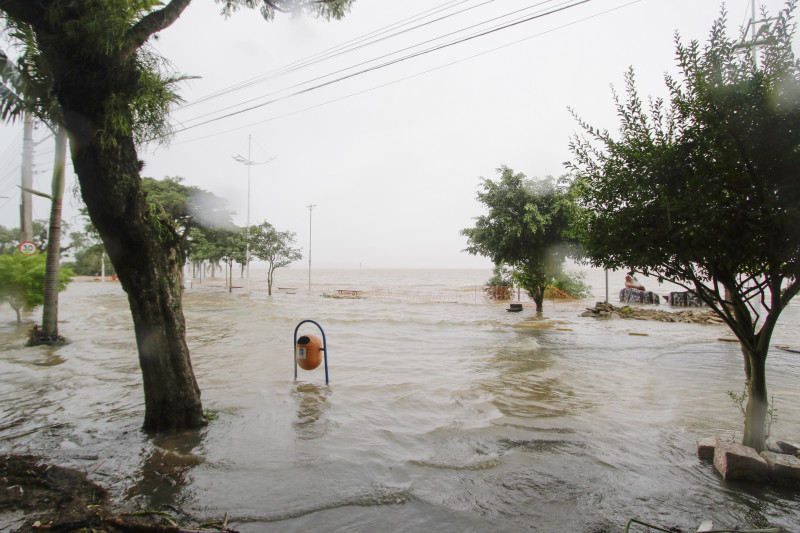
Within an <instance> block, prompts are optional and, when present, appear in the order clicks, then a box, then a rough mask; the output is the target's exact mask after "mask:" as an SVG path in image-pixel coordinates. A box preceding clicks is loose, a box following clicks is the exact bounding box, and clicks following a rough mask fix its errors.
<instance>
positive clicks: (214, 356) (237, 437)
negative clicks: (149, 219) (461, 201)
mask: <svg viewBox="0 0 800 533" xmlns="http://www.w3.org/2000/svg"><path fill="white" fill-rule="evenodd" d="M279 276H283V277H282V278H280V277H279V281H278V283H279V285H281V286H292V287H300V288H302V287H304V285H303V283H304V281H303V280H304V278H303V276H304V273H303V272H302V271H279ZM486 278H488V273H486V272H483V271H404V272H403V271H383V272H382V271H367V272H360V271H340V272H337V271H329V272H327V273H326V272H324V271H323V272H319V273H315V281H319V282H320V283H329V284H330V286H332V287H337V286H338V287H339V288H343V289H352V288H354V287H361V286H378V285H396V284H397V283H398V281H401V282H402V281H403V280H405V284H406V285H415V286H417V287H420V288H427V289H429V290H434V289H436V288H445V287H449V288H463V290H467V289H466V287H469V286H470V285H480V284H482V283H483V282H484V281H485V279H486ZM590 282H592V285H595V292H596V293H597V294H600V293H601V292H603V288H602V287H600V286H599V283H597V282H596V280H594V279H592V280H590ZM616 290H617V291H618V289H616ZM611 294H612V302H614V300H615V297H614V296H615V293H614V290H612V293H611ZM593 302H594V299H588V300H586V301H584V302H582V303H576V304H570V305H566V304H556V305H555V306H554V305H553V304H548V305H547V306H546V307H545V313H544V316H543V317H537V316H536V315H535V313H534V312H533V311H532V310H530V309H526V310H525V311H523V312H522V313H508V312H506V310H505V308H506V307H507V304H478V305H475V304H464V303H419V302H406V301H392V300H389V299H377V298H364V299H347V298H323V297H320V296H319V295H318V294H311V295H309V294H307V293H306V292H305V291H303V290H298V291H297V293H296V294H286V293H280V294H275V295H273V296H271V297H270V296H267V295H266V293H264V292H260V291H258V292H253V293H251V294H249V295H248V294H246V293H244V292H242V291H241V290H238V292H237V291H234V293H233V294H229V293H228V292H226V291H225V290H222V289H209V288H199V289H198V288H193V289H189V290H187V291H186V293H185V299H184V306H185V314H186V319H187V331H188V343H189V347H190V349H191V353H192V361H193V364H194V370H195V374H196V376H197V380H198V382H199V385H200V387H201V389H202V394H203V396H202V398H203V404H204V407H205V408H206V409H207V410H209V411H210V412H211V413H212V415H213V416H212V418H213V420H212V421H211V422H210V423H209V425H208V427H207V428H205V429H203V430H201V431H199V432H189V433H186V434H181V435H177V436H175V435H173V436H169V437H156V438H149V437H148V436H147V435H145V434H143V433H142V432H141V431H140V426H141V424H142V421H143V395H142V387H141V374H140V371H139V366H138V359H137V355H136V348H135V342H134V337H133V332H132V323H131V318H130V312H129V309H128V304H127V299H126V297H125V295H124V293H123V292H122V290H121V289H120V287H119V285H118V284H115V283H91V282H74V283H72V284H71V285H70V286H69V288H68V289H67V291H66V292H65V293H62V295H61V318H62V320H63V324H62V325H61V327H60V332H61V333H62V334H63V335H65V336H66V337H67V338H68V339H70V340H71V341H72V342H71V343H70V344H68V345H66V346H63V347H59V348H45V347H39V348H32V349H30V348H22V344H23V342H24V338H25V335H26V328H27V327H29V326H30V324H29V323H28V324H26V325H24V326H22V327H17V326H16V324H14V323H12V322H11V321H12V320H13V311H11V310H10V308H9V309H5V308H4V309H3V311H2V315H0V320H1V321H0V349H1V350H2V354H0V375H1V376H2V380H1V382H0V446H1V447H2V452H3V453H31V454H38V455H43V456H46V457H48V458H51V460H52V462H54V463H56V464H59V465H63V466H71V467H74V468H78V469H80V470H83V471H87V472H89V473H90V477H91V478H92V479H93V480H94V481H96V482H98V483H100V484H102V485H103V486H105V487H107V488H109V490H110V491H111V493H112V496H113V497H114V498H115V499H116V500H117V501H118V502H121V503H123V504H124V505H126V506H129V507H137V508H145V509H157V508H159V507H160V506H161V505H163V504H169V505H173V506H176V507H179V508H181V509H183V510H185V511H187V512H189V513H191V514H192V515H194V516H200V517H209V518H217V519H218V518H220V517H222V516H224V515H225V513H226V512H230V517H231V519H230V523H229V525H230V527H233V528H234V529H238V530H240V531H251V532H261V531H276V532H277V531H281V532H285V531H322V530H324V531H408V532H412V531H437V532H449V531H452V532H464V531H469V532H479V531H480V532H483V531H576V532H586V533H590V532H591V533H594V532H602V531H622V530H623V529H624V526H625V523H626V522H627V520H628V519H629V518H633V517H637V518H640V519H642V520H645V521H647V522H651V523H655V524H659V525H662V526H679V527H681V528H691V527H696V526H697V525H698V524H699V523H700V522H701V521H702V520H703V519H711V520H713V521H714V524H715V526H718V527H720V526H729V527H733V526H736V525H738V526H759V527H766V526H778V527H783V528H784V529H785V530H786V531H790V532H791V531H800V493H797V492H795V493H791V492H786V491H782V490H779V489H776V488H773V487H759V486H754V485H741V484H736V483H728V482H725V481H724V480H723V479H722V478H721V477H720V476H719V475H718V474H717V473H716V472H714V470H713V467H712V466H711V465H709V464H707V463H702V462H700V461H699V460H698V459H697V455H696V449H695V440H696V439H698V438H702V437H705V436H711V435H724V436H733V435H736V437H737V438H740V437H741V431H742V415H741V413H740V412H739V411H738V408H737V407H736V406H735V405H734V404H733V403H732V401H731V400H730V398H729V397H728V394H727V392H728V391H733V392H736V393H740V392H741V390H742V388H743V382H744V373H743V370H742V356H741V353H740V351H739V348H738V345H737V344H735V343H731V342H725V341H722V340H720V339H726V338H728V339H729V338H731V337H732V335H731V334H730V333H729V332H728V330H727V329H726V328H725V327H723V326H701V325H694V324H678V323H658V322H645V321H627V320H620V319H617V320H609V321H602V320H596V319H591V318H581V317H580V316H579V314H580V311H581V310H582V308H583V307H586V306H589V305H592V304H593ZM798 303H800V302H796V303H795V305H793V306H792V307H790V308H789V309H787V310H786V311H785V312H784V316H783V318H782V320H781V322H780V324H779V326H778V328H777V330H776V333H775V336H774V338H773V343H772V344H773V346H775V345H786V346H790V347H791V348H794V349H797V348H800V344H799V343H800V340H798V339H800V305H798ZM29 318H30V319H31V320H33V319H34V318H37V319H38V317H35V316H31V317H29ZM304 319H313V320H315V321H317V322H319V323H320V324H321V325H322V326H323V327H324V328H325V334H326V336H327V340H328V351H329V366H330V380H331V383H330V385H329V386H326V385H325V377H324V370H323V369H322V368H321V367H320V368H318V369H317V370H315V371H311V372H306V371H303V370H298V372H299V375H298V379H297V381H295V380H294V377H293V372H294V367H293V359H292V357H293V350H292V338H293V337H292V336H293V332H294V328H295V326H296V325H297V324H298V323H299V322H300V321H301V320H304ZM301 332H306V333H317V331H315V329H314V328H313V327H312V326H310V325H308V324H307V325H304V326H303V327H302V328H301ZM767 366H768V370H767V371H768V376H767V380H768V386H769V391H770V395H773V396H774V408H775V410H776V414H777V420H776V421H775V423H774V425H773V430H772V433H773V436H774V437H776V438H779V439H783V440H789V441H798V440H800V387H798V383H800V356H798V354H796V353H791V352H788V351H785V350H782V349H778V348H773V349H772V350H771V352H770V356H769V359H768V362H767Z"/></svg>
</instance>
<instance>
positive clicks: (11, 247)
mask: <svg viewBox="0 0 800 533" xmlns="http://www.w3.org/2000/svg"><path fill="white" fill-rule="evenodd" d="M18 235H19V230H17V229H15V228H12V229H8V228H6V227H5V226H0V254H13V253H14V252H16V251H17V246H18V245H19V242H18V239H17V236H18Z"/></svg>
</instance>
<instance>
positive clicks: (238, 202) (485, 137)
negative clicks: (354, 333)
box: [0, 0, 784, 268]
mask: <svg viewBox="0 0 800 533" xmlns="http://www.w3.org/2000/svg"><path fill="white" fill-rule="evenodd" d="M761 5H765V6H766V8H767V10H768V11H769V12H770V14H776V13H777V12H778V10H779V9H780V8H781V7H783V5H784V2H783V1H780V0H770V1H767V2H762V3H761ZM568 6H573V7H568ZM560 8H565V9H563V10H562V11H559V12H556V13H553V14H549V15H546V14H545V13H547V12H549V11H553V10H556V9H560ZM720 8H721V3H720V2H719V1H718V0H639V1H635V0H589V1H586V2H583V3H580V0H555V1H541V0H538V1H523V0H494V1H491V0H490V1H487V0H452V1H447V0H405V1H402V2H401V1H389V0H356V2H355V3H354V5H353V8H352V11H351V13H350V14H349V15H348V16H347V17H346V18H345V19H344V20H342V21H333V22H325V21H322V20H314V19H308V18H301V19H297V18H295V19H292V18H291V17H289V16H283V17H280V16H279V17H278V18H276V20H275V21H273V22H266V21H264V20H263V19H262V18H261V17H260V15H259V14H258V13H257V12H254V11H248V10H243V11H240V12H238V13H237V14H235V15H234V16H233V17H231V18H229V19H227V20H225V19H224V18H223V17H222V16H220V15H219V6H218V5H217V4H215V3H213V2H212V1H211V0H195V1H194V2H193V3H192V4H190V6H189V7H188V8H187V9H186V11H185V12H184V14H183V16H182V17H181V18H180V20H179V21H178V22H176V23H175V24H174V25H173V26H172V27H170V28H168V29H166V30H165V31H163V32H162V33H161V34H160V35H159V36H158V39H157V40H156V41H155V42H154V45H155V46H156V47H157V49H158V50H160V51H161V52H162V53H163V55H164V56H165V57H166V58H168V59H169V60H170V61H171V62H172V63H173V65H174V67H175V68H176V69H177V71H179V72H180V73H183V74H187V75H194V76H198V77H199V78H198V79H194V80H192V81H190V82H186V83H184V84H183V86H182V95H183V97H184V99H185V100H186V103H187V104H192V103H194V102H196V101H197V100H199V99H200V98H203V97H205V96H207V95H210V94H213V93H217V92H219V91H226V92H225V93H224V94H223V95H222V96H220V97H217V98H214V99H210V100H207V101H205V102H203V103H195V104H194V105H188V106H186V107H185V108H183V109H178V110H176V111H175V113H174V114H173V117H174V120H175V124H176V129H179V130H180V129H181V128H183V127H190V126H195V127H191V128H189V129H186V130H185V131H182V132H179V133H178V134H177V135H176V136H175V137H174V138H173V139H172V141H171V143H170V144H169V145H168V146H150V147H147V148H144V149H142V150H141V151H140V157H141V158H142V159H143V160H144V161H145V162H146V166H145V169H144V172H143V174H144V175H146V176H151V177H155V178H163V177H165V176H181V177H183V178H185V182H186V183H187V184H190V185H197V186H198V187H201V188H203V189H206V190H208V191H211V192H213V193H214V194H216V195H218V196H221V197H224V198H226V199H227V200H228V201H229V202H230V207H231V208H232V209H233V210H235V211H236V213H237V214H236V217H235V221H236V223H237V224H239V225H244V224H245V219H246V214H247V196H248V195H247V168H246V167H245V166H244V165H242V164H241V163H237V162H236V161H234V159H233V156H235V155H237V154H240V155H242V156H244V157H247V156H248V136H252V145H251V154H250V158H251V160H253V161H254V162H262V161H266V160H269V159H270V158H271V157H274V156H277V158H276V159H274V160H273V161H271V162H269V163H268V164H264V165H255V166H252V167H251V194H250V201H251V211H250V221H251V223H259V222H262V221H264V220H266V221H268V222H270V223H272V224H273V225H274V226H276V227H277V228H278V229H281V230H291V231H294V232H296V233H297V243H298V245H299V246H300V247H302V248H303V252H304V256H305V257H304V259H303V261H302V262H301V263H300V265H304V264H307V260H308V258H307V255H305V254H307V252H308V246H309V209H308V208H307V207H306V206H308V205H310V204H314V205H316V207H315V208H314V209H313V214H312V224H311V230H312V241H311V245H312V247H311V254H312V260H313V265H314V266H315V267H319V268H323V267H333V268H358V267H359V266H362V267H363V268H385V267H386V268H405V267H413V268H472V267H487V266H491V262H490V261H489V260H488V259H485V258H479V257H478V258H476V257H473V256H470V255H468V254H466V253H463V252H462V251H461V250H463V248H464V247H465V246H466V241H465V239H464V238H463V237H461V236H460V235H459V230H461V229H462V228H465V227H469V226H471V225H472V223H473V220H472V219H473V217H475V216H478V215H480V214H481V213H482V212H483V211H482V209H481V206H480V204H478V202H477V201H476V199H475V195H476V192H477V188H478V184H479V180H480V178H481V177H486V178H494V177H495V175H496V174H495V169H496V168H497V167H498V166H500V165H503V164H504V165H508V166H509V167H511V168H513V169H514V170H515V171H518V172H524V173H525V174H526V175H528V176H544V175H548V174H552V175H560V174H562V173H564V171H565V170H564V166H563V162H564V161H566V160H568V159H569V158H570V157H571V154H570V153H569V150H568V143H569V139H570V135H571V134H572V133H573V132H574V131H575V130H576V128H577V125H576V124H575V121H574V119H573V118H572V117H571V115H570V114H569V112H568V109H567V108H568V107H572V108H574V109H575V110H576V111H577V112H578V114H579V115H580V116H581V117H583V118H585V119H586V120H587V121H588V122H589V123H591V124H593V125H595V126H598V127H601V128H607V129H610V130H615V129H616V127H617V120H616V117H615V113H614V108H613V105H612V100H611V91H610V85H611V84H613V85H615V86H616V87H618V88H620V89H622V83H623V75H624V72H625V71H626V69H627V68H628V66H633V67H634V68H635V70H636V73H637V78H638V85H639V88H640V93H641V94H642V95H662V96H663V95H664V92H665V91H664V83H663V75H664V73H665V72H666V71H672V72H674V70H675V67H674V64H675V61H674V50H675V47H674V34H675V32H676V31H677V32H679V33H680V34H681V36H682V37H683V39H684V40H689V39H699V40H701V41H703V42H704V41H705V39H706V37H707V35H708V32H709V30H710V28H711V24H712V22H713V21H714V19H715V18H716V17H717V16H718V14H719V11H720ZM727 9H728V11H729V17H728V19H729V27H730V29H731V32H732V34H734V35H738V27H739V26H740V25H742V24H743V23H746V22H747V20H748V19H749V13H750V2H749V0H729V1H728V2H727ZM459 11H460V12H461V13H457V12H459ZM511 13H514V14H513V15H510V16H505V15H507V14H511ZM536 13H541V14H543V15H544V16H541V17H540V18H536V19H533V20H530V21H528V22H522V23H520V24H517V25H515V26H513V27H511V28H509V29H505V30H502V31H496V32H493V33H491V34H489V35H486V36H483V37H477V38H474V39H471V40H469V41H466V42H463V43H461V44H455V45H453V46H449V47H446V48H443V49H441V50H437V51H433V52H430V53H427V54H424V55H420V56H418V57H413V58H409V59H407V60H405V61H402V62H398V63H395V64H392V65H390V66H386V67H384V68H380V69H377V70H372V71H370V72H367V73H363V74H358V75H355V76H352V77H349V78H348V79H345V80H343V81H338V82H336V83H332V84H330V85H326V86H324V87H320V88H318V89H314V90H309V91H307V92H304V93H303V94H300V95H296V96H290V95H291V94H292V93H296V92H298V91H302V90H304V89H308V88H310V87H313V86H315V85H320V84H322V83H325V82H327V81H330V80H334V79H336V78H340V77H343V76H347V75H349V74H353V73H356V72H359V71H362V70H364V69H366V68H369V67H373V66H376V65H378V64H381V63H385V62H387V61H391V60H394V59H397V58H401V57H404V56H408V55H409V54H412V53H415V52H418V51H420V50H423V49H427V48H431V47H434V46H438V45H441V44H444V43H447V42H452V41H454V40H456V39H459V38H463V37H465V36H467V35H472V34H475V33H481V32H483V31H486V30H487V29H490V28H494V27H497V26H498V25H501V24H504V23H508V22H511V21H514V20H519V19H522V18H529V17H531V16H532V15H535V14H536ZM435 19H441V20H435ZM412 21H416V22H412ZM398 24H404V25H403V26H402V27H400V26H398ZM422 24H424V25H422ZM420 25H422V26H421V27H419V28H416V29H412V28H414V27H415V26H420ZM387 27H393V28H395V29H393V30H390V31H387ZM465 28H471V29H469V30H465ZM401 30H408V31H405V32H403V33H402V34H400V35H397V36H394V37H390V36H391V35H393V34H395V33H398V32H400V31H401ZM462 30H465V31H462ZM373 32H378V33H379V34H380V37H381V38H382V40H380V42H377V43H373V44H367V43H368V41H369V40H370V39H367V40H362V38H364V37H365V36H367V35H372V36H373V37H372V38H371V40H374V36H375V35H377V34H378V33H373ZM454 32H456V33H454ZM355 40H358V42H359V43H361V44H362V45H363V46H360V47H359V48H358V49H357V50H354V51H351V52H348V53H345V54H340V55H337V56H336V57H334V58H327V59H324V60H320V61H318V62H316V63H314V64H311V65H308V66H306V67H304V68H297V69H292V71H291V72H289V73H288V74H285V75H281V76H275V75H270V73H275V72H276V71H279V70H281V69H283V70H287V69H284V67H287V66H289V65H297V62H300V61H303V60H305V59H307V58H309V57H312V56H313V57H316V58H319V57H320V56H319V55H316V54H320V53H323V52H327V51H330V50H331V49H333V48H334V47H337V46H339V45H342V44H345V43H350V44H352V43H353V42H354V41H355ZM423 43H425V44H423ZM389 54H391V55H389ZM379 58H381V59H379ZM357 65H358V66H357ZM244 82H252V83H249V87H248V88H246V89H242V90H236V91H228V89H230V88H231V87H233V86H237V85H241V84H243V83H244ZM272 100H276V101H274V102H272V103H266V102H268V101H272ZM259 104H264V105H261V106H260V107H257V108H255V109H251V110H249V111H245V112H241V113H239V114H236V115H234V116H230V117H227V118H222V119H219V120H214V121H213V122H209V123H207V124H200V123H201V122H203V121H207V120H210V119H214V118H218V117H220V116H221V115H225V114H229V113H232V112H236V111H240V110H242V109H244V108H247V107H251V106H256V105H259ZM198 124H200V125H198ZM45 136H46V132H45V131H44V130H43V129H39V130H38V131H37V133H36V138H37V139H42V138H44V137H45ZM21 140H22V126H21V124H19V123H17V124H14V125H2V126H0V196H5V197H8V198H0V224H2V225H4V226H6V227H16V226H18V225H19V208H18V205H19V193H18V189H17V187H16V186H17V184H18V183H19V179H20V178H19V176H20V166H19V165H20V159H21ZM52 153H53V148H52V141H50V140H47V141H45V142H43V143H42V144H40V145H39V146H38V147H37V157H36V171H37V174H36V176H35V185H36V187H38V188H41V189H44V190H48V189H49V185H48V183H49V180H50V174H49V173H50V172H51V169H52V162H51V159H52ZM69 176H70V179H71V180H72V181H73V182H74V177H73V176H72V173H71V168H70V173H69ZM65 204H66V205H65V208H66V214H65V217H66V218H67V219H68V220H69V219H70V218H72V217H74V215H75V213H76V212H77V206H78V204H79V202H78V201H77V200H76V199H74V198H69V199H68V200H67V201H66V202H65ZM48 213H49V206H48V203H47V201H45V200H43V199H37V200H36V201H35V207H34V217H35V218H46V217H47V216H48ZM300 265H298V266H300Z"/></svg>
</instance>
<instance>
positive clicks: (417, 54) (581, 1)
mask: <svg viewBox="0 0 800 533" xmlns="http://www.w3.org/2000/svg"><path fill="white" fill-rule="evenodd" d="M591 1H592V0H579V1H578V2H575V3H573V4H569V5H566V6H564V5H562V6H561V7H557V8H555V9H552V10H550V11H547V12H545V13H539V14H535V15H531V16H528V17H525V18H522V19H518V20H516V21H513V22H509V23H507V24H503V25H501V26H497V27H495V28H491V29H489V30H486V31H482V32H479V33H476V34H473V35H470V36H467V37H464V38H461V39H457V40H455V41H451V42H449V43H445V44H442V45H439V46H435V47H431V48H428V49H425V50H422V51H419V52H414V53H412V54H408V55H406V56H403V57H400V58H397V59H393V60H390V61H386V62H384V63H381V64H378V65H375V66H372V67H369V68H365V69H362V70H359V71H357V72H353V73H351V74H347V75H344V76H341V77H339V78H335V79H332V80H329V81H326V82H323V83H320V84H317V85H314V86H311V87H307V88H305V89H301V90H299V91H295V92H293V93H290V94H288V95H285V96H282V97H278V98H274V99H271V100H268V101H266V102H262V103H260V104H256V105H253V106H250V107H247V108H244V109H240V110H238V111H234V112H231V113H228V114H225V115H222V116H220V117H217V118H213V119H209V120H206V121H203V122H199V123H197V124H194V125H191V126H186V127H184V128H181V129H178V130H176V131H175V132H174V133H181V132H183V131H187V130H190V129H193V128H196V127H199V126H203V125H206V124H210V123H212V122H217V121H219V120H223V119H226V118H230V117H233V116H236V115H240V114H242V113H246V112H248V111H253V110H254V109H258V108H261V107H264V106H267V105H270V104H273V103H276V102H279V101H281V100H286V99H288V98H291V97H293V96H299V95H301V94H305V93H308V92H311V91H315V90H317V89H321V88H323V87H327V86H329V85H332V84H334V83H338V82H341V81H344V80H347V79H350V78H353V77H356V76H360V75H362V74H366V73H368V72H372V71H375V70H379V69H382V68H385V67H388V66H391V65H395V64H397V63H401V62H404V61H407V60H409V59H413V58H416V57H420V56H422V55H425V54H429V53H431V52H436V51H438V50H442V49H444V48H449V47H451V46H454V45H457V44H461V43H464V42H467V41H471V40H473V39H477V38H480V37H485V36H487V35H490V34H492V33H496V32H498V31H502V30H505V29H508V28H512V27H514V26H518V25H520V24H524V23H526V22H530V21H533V20H537V19H540V18H543V17H546V16H549V15H553V14H555V13H558V12H561V11H565V10H567V9H571V8H573V7H577V6H579V5H582V4H586V3H589V2H591Z"/></svg>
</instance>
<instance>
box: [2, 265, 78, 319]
mask: <svg viewBox="0 0 800 533" xmlns="http://www.w3.org/2000/svg"><path fill="white" fill-rule="evenodd" d="M46 263H47V257H46V255H45V254H42V253H36V254H33V255H23V254H20V253H15V254H3V255H0V272H2V273H3V275H2V276H0V302H7V303H8V304H9V305H10V306H11V307H12V309H14V311H16V313H17V324H21V323H22V311H23V310H24V311H31V310H33V309H34V308H36V307H38V306H40V305H42V303H44V279H45V271H46ZM72 275H73V274H72V271H71V270H69V269H67V268H63V269H61V270H60V271H59V283H58V290H60V291H63V290H64V289H65V288H66V287H67V284H68V283H69V282H70V280H71V279H72Z"/></svg>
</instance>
